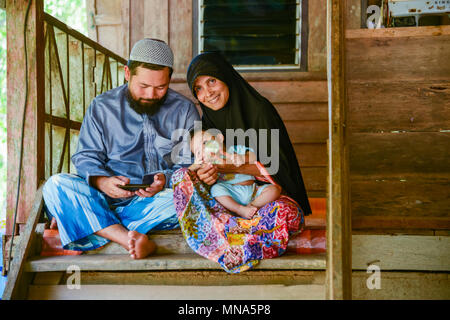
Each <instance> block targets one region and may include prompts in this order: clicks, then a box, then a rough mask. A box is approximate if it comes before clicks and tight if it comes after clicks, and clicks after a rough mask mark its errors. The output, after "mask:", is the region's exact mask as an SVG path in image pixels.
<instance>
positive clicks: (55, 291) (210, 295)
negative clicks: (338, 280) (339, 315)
mask: <svg viewBox="0 0 450 320" xmlns="http://www.w3.org/2000/svg"><path fill="white" fill-rule="evenodd" d="M324 291H325V290H324V286H323V285H293V286H284V285H248V286H143V285H121V286H117V285H84V286H81V288H80V289H79V290H75V289H74V290H70V289H68V288H67V286H65V285H59V286H39V285H32V286H30V294H29V296H28V299H30V300H36V299H37V300H66V299H68V300H81V299H82V300H98V299H107V300H127V299H132V300H136V299H139V300H143V299H145V300H185V299H186V297H189V299H191V300H204V299H208V300H245V299H248V298H249V297H252V300H269V299H270V300H275V299H276V300H287V299H302V300H303V299H304V300H309V299H312V300H318V299H324V298H325V292H324ZM218 310H219V309H218ZM212 312H214V313H218V314H221V313H222V310H221V309H220V310H219V311H215V310H214V311H212Z"/></svg>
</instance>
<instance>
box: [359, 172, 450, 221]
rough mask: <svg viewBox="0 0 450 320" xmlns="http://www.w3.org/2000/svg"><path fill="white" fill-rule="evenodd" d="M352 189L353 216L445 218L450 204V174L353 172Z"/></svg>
mask: <svg viewBox="0 0 450 320" xmlns="http://www.w3.org/2000/svg"><path fill="white" fill-rule="evenodd" d="M351 193H352V194H351V198H352V216H353V218H358V217H364V216H379V217H385V218H389V217H397V218H400V217H404V218H408V217H411V218H413V217H415V218H419V219H420V218H438V217H441V218H445V217H448V208H449V207H450V196H449V195H450V175H449V174H447V175H443V174H436V175H421V174H414V175H403V176H402V175H401V174H400V175H395V176H392V175H391V176H387V175H385V176H378V177H377V176H371V175H361V176H359V175H358V176H353V175H352V177H351ZM397 223H398V222H397ZM447 225H448V224H447ZM405 227H406V225H405ZM436 227H438V226H436Z"/></svg>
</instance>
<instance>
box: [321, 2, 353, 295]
mask: <svg viewBox="0 0 450 320" xmlns="http://www.w3.org/2000/svg"><path fill="white" fill-rule="evenodd" d="M345 9H346V7H345V3H344V2H343V1H338V0H328V1H327V17H328V19H327V23H328V37H327V38H328V40H327V48H328V49H327V52H328V68H327V70H328V92H329V95H328V105H329V109H328V110H329V111H328V113H329V114H330V119H329V177H328V187H327V192H328V197H327V198H328V210H327V226H328V229H327V284H326V290H327V293H326V294H327V298H328V299H339V300H340V299H351V296H352V295H351V290H352V284H351V281H352V280H351V261H352V255H351V245H352V243H351V238H350V237H351V216H350V215H351V213H350V199H349V195H350V192H349V185H348V171H349V169H348V166H349V160H348V159H349V158H348V149H347V141H346V137H347V133H346V130H347V128H346V118H347V106H346V88H345V85H346V84H345V78H346V75H345V70H346V69H345V61H346V60H345V53H346V51H345V39H344V35H345Z"/></svg>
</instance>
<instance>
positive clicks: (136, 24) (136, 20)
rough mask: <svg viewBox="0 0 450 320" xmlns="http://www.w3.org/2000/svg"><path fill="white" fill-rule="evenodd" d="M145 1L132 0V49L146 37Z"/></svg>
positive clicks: (130, 22)
mask: <svg viewBox="0 0 450 320" xmlns="http://www.w3.org/2000/svg"><path fill="white" fill-rule="evenodd" d="M144 3H145V2H144V1H130V17H133V19H130V21H129V24H130V50H131V48H132V47H133V46H134V44H135V43H136V42H138V41H139V40H141V39H143V38H144V28H143V26H144V13H145V12H144Z"/></svg>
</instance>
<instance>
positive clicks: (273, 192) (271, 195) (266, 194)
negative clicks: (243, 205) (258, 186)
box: [250, 184, 281, 208]
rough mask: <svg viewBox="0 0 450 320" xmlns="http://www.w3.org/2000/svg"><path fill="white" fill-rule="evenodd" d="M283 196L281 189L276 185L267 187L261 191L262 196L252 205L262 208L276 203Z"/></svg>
mask: <svg viewBox="0 0 450 320" xmlns="http://www.w3.org/2000/svg"><path fill="white" fill-rule="evenodd" d="M280 194H281V187H280V186H278V185H275V184H272V185H270V186H267V187H265V188H264V190H263V191H261V194H260V195H259V196H257V197H256V198H255V200H253V201H252V202H251V203H250V204H251V205H252V206H255V207H257V208H261V207H262V206H264V205H266V204H267V203H269V202H272V201H275V200H277V199H278V197H279V196H280Z"/></svg>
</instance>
